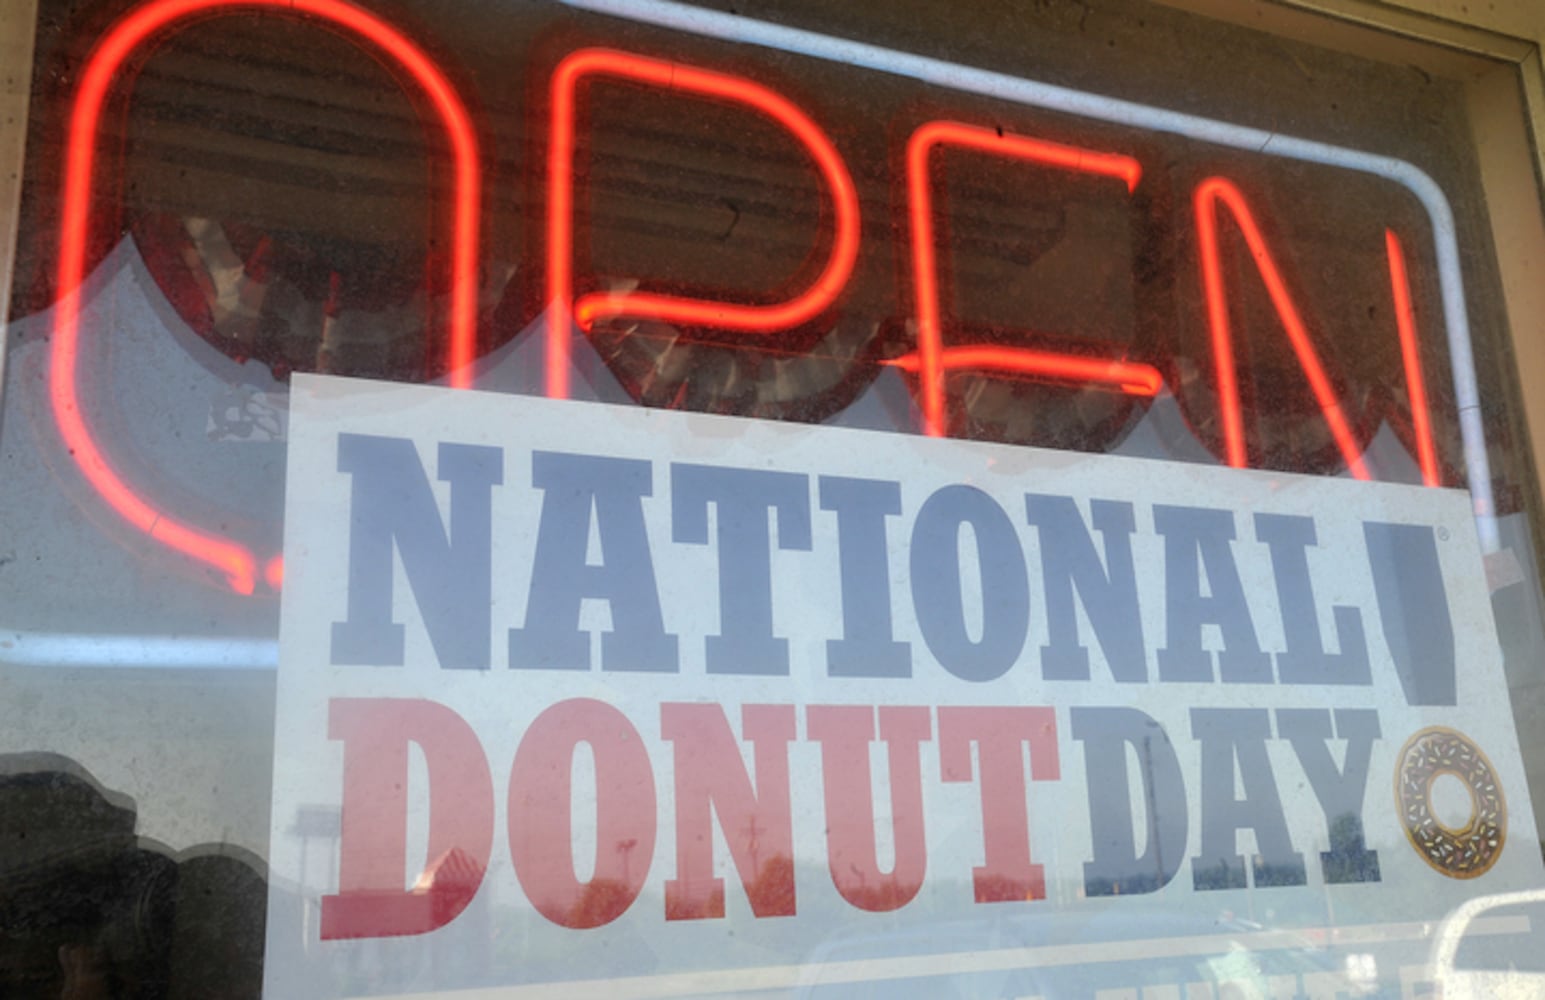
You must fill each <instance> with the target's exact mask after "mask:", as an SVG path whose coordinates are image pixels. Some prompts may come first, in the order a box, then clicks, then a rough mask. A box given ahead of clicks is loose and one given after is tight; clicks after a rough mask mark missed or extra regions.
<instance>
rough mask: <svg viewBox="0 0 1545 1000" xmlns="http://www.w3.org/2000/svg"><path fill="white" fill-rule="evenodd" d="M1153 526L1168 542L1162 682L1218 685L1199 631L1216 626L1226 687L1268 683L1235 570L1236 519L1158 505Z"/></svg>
mask: <svg viewBox="0 0 1545 1000" xmlns="http://www.w3.org/2000/svg"><path fill="white" fill-rule="evenodd" d="M1153 523H1154V527H1155V528H1156V529H1157V530H1158V532H1159V534H1161V535H1163V536H1164V594H1165V602H1166V603H1165V625H1166V634H1165V641H1166V643H1167V645H1166V646H1165V647H1164V648H1163V649H1160V650H1159V680H1161V681H1211V680H1213V679H1214V678H1213V669H1212V654H1211V653H1210V652H1208V651H1207V650H1206V649H1204V648H1203V647H1202V627H1203V626H1204V625H1216V626H1217V627H1218V630H1219V631H1220V632H1221V633H1222V634H1223V651H1222V652H1220V653H1219V654H1218V677H1219V678H1220V679H1222V680H1223V681H1225V682H1229V683H1270V682H1271V679H1272V677H1271V657H1269V656H1268V655H1267V654H1266V653H1265V652H1263V651H1262V650H1261V645H1260V642H1259V641H1258V640H1257V639H1256V635H1255V623H1254V622H1253V621H1252V620H1251V618H1250V605H1249V604H1248V603H1247V602H1246V601H1245V590H1244V587H1243V585H1241V584H1240V582H1239V568H1238V567H1237V566H1235V565H1234V550H1233V546H1232V545H1231V544H1230V543H1231V542H1233V540H1234V515H1233V514H1232V513H1231V512H1229V511H1226V510H1213V509H1210V508H1206V507H1167V506H1162V505H1160V506H1155V507H1154V508H1153ZM1203 568H1205V569H1206V571H1207V589H1208V593H1207V594H1205V595H1204V594H1203V593H1202V578H1201V570H1202V569H1203Z"/></svg>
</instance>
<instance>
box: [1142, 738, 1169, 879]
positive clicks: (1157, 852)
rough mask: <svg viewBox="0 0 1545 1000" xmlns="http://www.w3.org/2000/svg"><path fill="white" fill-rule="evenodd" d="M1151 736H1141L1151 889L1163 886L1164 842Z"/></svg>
mask: <svg viewBox="0 0 1545 1000" xmlns="http://www.w3.org/2000/svg"><path fill="white" fill-rule="evenodd" d="M1152 740H1153V737H1152V736H1151V735H1150V736H1144V737H1143V792H1144V794H1145V796H1146V797H1147V799H1148V840H1149V841H1150V842H1151V843H1152V844H1153V876H1154V881H1153V891H1154V892H1158V891H1159V890H1160V889H1161V888H1163V887H1164V844H1163V843H1162V842H1161V841H1160V840H1159V814H1158V804H1157V803H1155V802H1154V801H1153V747H1152V746H1151V742H1152Z"/></svg>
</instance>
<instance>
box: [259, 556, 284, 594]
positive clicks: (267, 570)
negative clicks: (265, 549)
mask: <svg viewBox="0 0 1545 1000" xmlns="http://www.w3.org/2000/svg"><path fill="white" fill-rule="evenodd" d="M263 582H265V583H267V584H268V586H269V589H270V590H278V589H279V588H280V587H282V586H284V556H274V557H273V558H272V559H270V560H268V562H266V563H264V564H263Z"/></svg>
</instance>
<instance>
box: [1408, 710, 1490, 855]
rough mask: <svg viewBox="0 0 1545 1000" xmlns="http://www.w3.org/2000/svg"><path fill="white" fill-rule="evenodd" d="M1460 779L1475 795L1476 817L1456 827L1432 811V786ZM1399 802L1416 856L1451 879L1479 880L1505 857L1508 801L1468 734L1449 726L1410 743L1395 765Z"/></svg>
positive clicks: (1472, 801) (1472, 802) (1473, 810)
mask: <svg viewBox="0 0 1545 1000" xmlns="http://www.w3.org/2000/svg"><path fill="white" fill-rule="evenodd" d="M1443 775H1452V776H1453V777H1455V778H1458V779H1459V780H1460V781H1461V782H1462V783H1463V784H1464V786H1465V790H1466V791H1468V792H1469V793H1470V818H1469V819H1468V820H1467V821H1466V822H1465V824H1464V826H1462V827H1451V826H1448V825H1447V824H1445V823H1443V822H1442V821H1441V820H1439V819H1438V818H1437V817H1436V816H1435V815H1433V811H1432V785H1433V782H1435V781H1436V780H1437V779H1438V778H1440V777H1442V776H1443ZM1395 801H1396V803H1397V804H1398V805H1399V807H1400V817H1401V822H1402V823H1403V824H1404V825H1405V830H1406V837H1407V838H1409V839H1410V841H1411V846H1412V847H1414V848H1415V849H1416V853H1417V854H1420V855H1421V856H1422V860H1424V861H1426V862H1427V863H1428V864H1429V865H1431V866H1432V867H1433V869H1434V870H1436V871H1438V872H1440V873H1442V874H1444V875H1447V876H1448V877H1449V878H1458V879H1470V878H1477V877H1479V876H1481V875H1483V874H1485V873H1486V872H1487V871H1488V870H1490V868H1491V866H1492V865H1494V864H1496V863H1497V859H1498V858H1499V857H1501V856H1502V848H1503V846H1504V845H1505V843H1506V840H1507V801H1506V799H1505V798H1504V797H1503V795H1502V785H1501V783H1500V782H1499V781H1498V780H1497V772H1496V769H1495V768H1494V767H1492V765H1491V761H1490V760H1488V759H1487V758H1486V755H1485V754H1484V753H1482V752H1481V748H1480V747H1478V746H1476V745H1475V742H1474V741H1473V740H1471V739H1470V738H1469V737H1468V736H1465V735H1464V734H1463V733H1460V732H1456V731H1455V730H1453V729H1448V728H1445V727H1443V726H1432V727H1429V728H1427V729H1423V730H1422V731H1421V732H1419V733H1417V734H1416V735H1414V736H1412V737H1411V738H1410V739H1409V740H1407V741H1406V745H1405V747H1403V748H1402V749H1401V751H1400V756H1399V758H1398V761H1397V763H1396V765H1395Z"/></svg>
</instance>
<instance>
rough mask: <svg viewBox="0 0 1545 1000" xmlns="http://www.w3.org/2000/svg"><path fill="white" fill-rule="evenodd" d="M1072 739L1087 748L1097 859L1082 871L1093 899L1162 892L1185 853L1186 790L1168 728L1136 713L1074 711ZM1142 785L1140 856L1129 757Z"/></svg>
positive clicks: (1128, 710)
mask: <svg viewBox="0 0 1545 1000" xmlns="http://www.w3.org/2000/svg"><path fill="white" fill-rule="evenodd" d="M1070 714H1071V716H1072V722H1073V738H1074V739H1075V740H1080V741H1082V742H1083V744H1084V766H1085V770H1086V771H1087V772H1088V786H1089V832H1090V835H1091V837H1092V838H1093V841H1094V845H1093V846H1094V860H1093V861H1089V862H1086V863H1085V864H1084V892H1085V893H1086V894H1087V895H1090V896H1114V895H1121V896H1127V895H1135V894H1137V893H1143V892H1157V891H1158V890H1159V889H1161V888H1163V887H1164V886H1166V885H1168V884H1169V882H1170V880H1171V879H1173V878H1174V877H1175V873H1176V872H1177V871H1179V870H1180V862H1181V861H1182V859H1183V858H1184V856H1185V852H1186V836H1187V832H1188V821H1187V818H1186V809H1187V806H1186V786H1185V781H1184V780H1183V779H1182V778H1181V775H1180V761H1179V760H1178V759H1177V758H1176V756H1175V748H1174V746H1173V745H1171V743H1170V739H1169V734H1168V733H1166V732H1165V731H1164V727H1163V726H1161V725H1159V724H1158V723H1157V722H1155V721H1154V720H1153V719H1152V718H1150V717H1149V716H1148V715H1146V714H1145V713H1143V712H1139V711H1138V710H1137V709H1135V708H1074V709H1072V710H1071V712H1070ZM1128 747H1131V749H1132V751H1135V752H1136V754H1137V761H1138V774H1139V777H1140V778H1141V779H1142V783H1143V795H1142V802H1143V806H1144V809H1143V811H1144V815H1145V817H1146V822H1145V824H1144V825H1145V827H1146V830H1147V833H1146V835H1145V836H1144V838H1143V839H1144V842H1145V844H1146V846H1145V847H1144V848H1143V853H1142V854H1138V853H1137V838H1136V833H1137V831H1136V829H1135V826H1134V824H1133V822H1132V797H1131V792H1130V787H1131V781H1130V777H1129V775H1128V774H1127V761H1128V759H1129V758H1130V757H1131V752H1129V751H1128V749H1127V748H1128Z"/></svg>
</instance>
